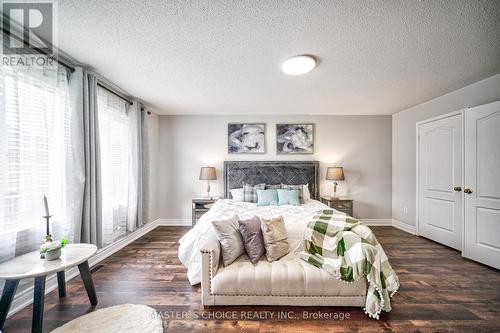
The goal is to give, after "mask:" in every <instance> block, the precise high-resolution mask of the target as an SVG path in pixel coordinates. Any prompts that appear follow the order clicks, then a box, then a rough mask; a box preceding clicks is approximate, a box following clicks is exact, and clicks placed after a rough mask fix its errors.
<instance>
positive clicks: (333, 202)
mask: <svg viewBox="0 0 500 333" xmlns="http://www.w3.org/2000/svg"><path fill="white" fill-rule="evenodd" d="M321 202H322V203H324V204H325V205H328V206H329V207H331V208H333V209H336V210H338V211H340V212H342V213H346V214H347V215H349V216H353V215H354V212H353V210H354V201H353V200H350V199H333V198H328V197H322V198H321Z"/></svg>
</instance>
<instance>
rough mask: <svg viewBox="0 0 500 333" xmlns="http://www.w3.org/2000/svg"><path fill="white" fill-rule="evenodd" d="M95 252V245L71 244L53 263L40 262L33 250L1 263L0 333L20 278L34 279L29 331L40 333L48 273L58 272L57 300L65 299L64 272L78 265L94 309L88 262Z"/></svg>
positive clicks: (95, 299)
mask: <svg viewBox="0 0 500 333" xmlns="http://www.w3.org/2000/svg"><path fill="white" fill-rule="evenodd" d="M96 252H97V246H95V245H92V244H70V245H67V246H66V247H64V248H63V249H62V254H61V257H60V258H59V259H56V260H51V261H47V260H45V259H40V253H39V252H38V251H33V252H30V253H26V254H23V255H21V256H19V257H15V258H12V259H11V260H9V261H6V262H4V263H1V264H0V279H5V280H6V281H5V286H4V288H3V292H2V298H1V300H0V331H2V330H3V325H4V323H5V319H6V318H7V314H8V313H9V309H10V305H11V304H12V300H13V299H14V295H15V293H16V289H17V286H18V285H19V281H20V280H22V279H26V278H35V292H34V296H33V321H32V325H31V331H32V332H35V333H39V332H42V327H43V307H44V300H45V280H46V278H47V275H49V274H52V273H57V285H58V288H59V297H64V296H66V282H65V275H64V270H65V269H67V268H71V267H74V266H78V269H79V270H80V275H81V277H82V280H83V284H84V286H85V290H86V291H87V295H88V296H89V299H90V304H92V305H93V306H95V305H97V295H96V292H95V288H94V282H93V281H92V275H91V274H90V268H89V263H88V259H89V258H90V257H92V256H93V255H94V254H95V253H96Z"/></svg>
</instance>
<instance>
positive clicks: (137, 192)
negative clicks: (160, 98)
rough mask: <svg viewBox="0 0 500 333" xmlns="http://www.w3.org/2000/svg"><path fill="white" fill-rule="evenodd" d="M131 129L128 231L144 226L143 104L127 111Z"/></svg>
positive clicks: (135, 104)
mask: <svg viewBox="0 0 500 333" xmlns="http://www.w3.org/2000/svg"><path fill="white" fill-rule="evenodd" d="M127 121H128V129H129V135H128V136H129V157H130V158H129V175H130V178H129V193H128V217H127V231H128V232H132V231H134V230H136V229H137V228H140V227H141V225H142V134H141V129H142V125H141V123H142V117H141V104H140V103H139V102H137V101H134V102H133V103H132V105H129V107H128V110H127Z"/></svg>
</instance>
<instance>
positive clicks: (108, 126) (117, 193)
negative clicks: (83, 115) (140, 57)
mask: <svg viewBox="0 0 500 333" xmlns="http://www.w3.org/2000/svg"><path fill="white" fill-rule="evenodd" d="M97 89H98V91H97V96H98V100H97V108H98V116H97V118H98V123H99V142H100V161H101V185H102V242H103V244H102V245H103V246H106V245H108V244H110V243H112V242H113V241H115V240H116V239H117V238H119V237H121V236H123V235H125V234H126V233H127V220H128V210H129V191H130V190H131V189H129V179H130V175H129V164H130V161H129V158H131V157H130V153H129V152H130V144H129V121H128V118H127V106H128V104H127V102H126V101H125V100H123V99H122V98H120V97H118V96H116V95H114V94H112V93H110V92H109V91H107V90H106V89H104V88H102V87H99V86H98V88H97Z"/></svg>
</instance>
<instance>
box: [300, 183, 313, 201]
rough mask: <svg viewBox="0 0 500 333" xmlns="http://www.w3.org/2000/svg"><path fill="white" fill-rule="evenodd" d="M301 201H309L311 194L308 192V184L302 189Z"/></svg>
mask: <svg viewBox="0 0 500 333" xmlns="http://www.w3.org/2000/svg"><path fill="white" fill-rule="evenodd" d="M302 199H303V200H304V202H305V201H307V200H310V199H311V192H310V191H309V184H305V185H303V187H302Z"/></svg>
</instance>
